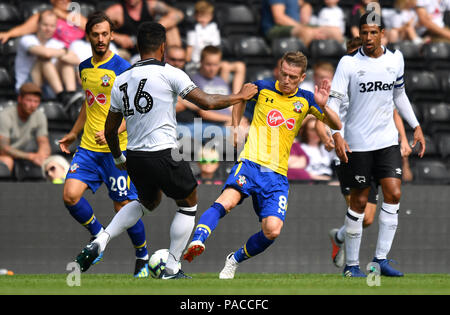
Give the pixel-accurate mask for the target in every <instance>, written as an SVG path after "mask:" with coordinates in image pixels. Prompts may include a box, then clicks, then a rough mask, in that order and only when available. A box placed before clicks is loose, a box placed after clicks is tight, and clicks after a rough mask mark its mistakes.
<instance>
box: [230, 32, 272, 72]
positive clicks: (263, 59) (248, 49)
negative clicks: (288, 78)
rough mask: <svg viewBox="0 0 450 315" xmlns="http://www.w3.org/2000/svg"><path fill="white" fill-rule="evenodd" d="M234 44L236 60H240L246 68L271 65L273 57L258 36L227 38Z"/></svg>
mask: <svg viewBox="0 0 450 315" xmlns="http://www.w3.org/2000/svg"><path fill="white" fill-rule="evenodd" d="M229 40H231V42H232V43H233V42H234V51H235V55H236V57H237V58H239V59H241V60H242V61H243V62H245V63H246V64H247V66H255V65H261V66H264V65H270V66H272V65H273V62H274V61H273V60H274V58H273V56H272V54H271V51H270V47H269V46H268V45H267V43H266V41H265V40H264V38H262V37H260V36H245V37H240V36H237V37H233V38H231V37H230V38H229Z"/></svg>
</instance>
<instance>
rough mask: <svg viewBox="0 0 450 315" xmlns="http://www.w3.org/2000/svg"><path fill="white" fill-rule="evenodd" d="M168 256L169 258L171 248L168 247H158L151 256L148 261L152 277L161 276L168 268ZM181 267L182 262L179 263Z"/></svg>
mask: <svg viewBox="0 0 450 315" xmlns="http://www.w3.org/2000/svg"><path fill="white" fill-rule="evenodd" d="M167 258H169V250H168V249H167V248H164V249H158V250H157V251H156V252H154V253H153V255H152V256H151V257H150V259H149V261H148V269H149V270H150V275H151V276H152V278H159V275H160V274H161V272H162V271H163V270H164V269H165V268H166V262H167ZM178 266H179V267H180V268H181V263H178Z"/></svg>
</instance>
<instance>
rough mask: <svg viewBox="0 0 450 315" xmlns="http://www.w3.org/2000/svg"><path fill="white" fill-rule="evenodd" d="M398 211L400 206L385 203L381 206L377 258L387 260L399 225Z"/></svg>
mask: <svg viewBox="0 0 450 315" xmlns="http://www.w3.org/2000/svg"><path fill="white" fill-rule="evenodd" d="M398 209H400V204H396V205H392V204H387V203H384V202H383V204H382V206H381V211H380V216H379V217H378V220H379V221H378V241H377V248H376V250H375V258H377V259H386V257H387V255H388V254H389V251H390V250H391V246H392V242H393V241H394V237H395V232H396V231H397V225H398V214H397V213H398Z"/></svg>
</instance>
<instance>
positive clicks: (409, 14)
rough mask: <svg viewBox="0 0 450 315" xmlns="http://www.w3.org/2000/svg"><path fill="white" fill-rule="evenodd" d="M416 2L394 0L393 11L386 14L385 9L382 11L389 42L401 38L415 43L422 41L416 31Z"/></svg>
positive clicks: (413, 0) (414, 0)
mask: <svg viewBox="0 0 450 315" xmlns="http://www.w3.org/2000/svg"><path fill="white" fill-rule="evenodd" d="M416 2H417V1H416V0H396V1H395V3H394V6H395V10H393V12H391V13H390V14H386V11H383V19H384V21H385V23H386V33H387V38H388V41H389V42H390V43H396V42H398V41H403V40H411V41H413V42H414V43H416V44H421V43H422V42H423V40H422V38H421V37H420V36H418V35H417V32H416V27H417V22H418V17H417V14H416V11H415V7H416Z"/></svg>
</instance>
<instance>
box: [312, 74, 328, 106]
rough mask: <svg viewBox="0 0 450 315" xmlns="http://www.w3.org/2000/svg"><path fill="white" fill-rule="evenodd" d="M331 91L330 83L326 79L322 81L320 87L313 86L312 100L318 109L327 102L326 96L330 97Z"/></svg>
mask: <svg viewBox="0 0 450 315" xmlns="http://www.w3.org/2000/svg"><path fill="white" fill-rule="evenodd" d="M330 90H331V82H330V80H328V79H323V80H322V82H321V84H320V87H319V86H317V85H316V86H315V87H314V100H315V101H316V103H317V105H319V106H320V107H322V108H323V107H325V105H326V104H327V102H328V96H329V95H330Z"/></svg>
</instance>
